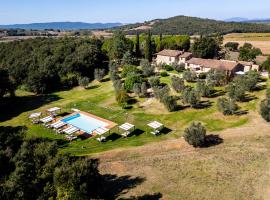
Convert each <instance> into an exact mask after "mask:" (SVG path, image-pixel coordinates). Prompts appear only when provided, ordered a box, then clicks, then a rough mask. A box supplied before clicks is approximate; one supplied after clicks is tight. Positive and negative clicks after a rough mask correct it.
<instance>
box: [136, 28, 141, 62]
mask: <svg viewBox="0 0 270 200" xmlns="http://www.w3.org/2000/svg"><path fill="white" fill-rule="evenodd" d="M135 51H136V57H137V58H140V56H141V52H140V34H139V33H138V32H137V35H136V50H135Z"/></svg>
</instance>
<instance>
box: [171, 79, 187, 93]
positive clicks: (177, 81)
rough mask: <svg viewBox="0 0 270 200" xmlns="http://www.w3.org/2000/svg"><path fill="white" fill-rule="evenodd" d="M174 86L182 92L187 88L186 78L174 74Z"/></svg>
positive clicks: (177, 90)
mask: <svg viewBox="0 0 270 200" xmlns="http://www.w3.org/2000/svg"><path fill="white" fill-rule="evenodd" d="M171 80H172V87H173V89H174V90H175V91H176V92H182V91H184V89H185V87H186V86H185V81H184V79H182V78H180V77H177V76H172V77H171Z"/></svg>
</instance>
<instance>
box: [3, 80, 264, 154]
mask: <svg viewBox="0 0 270 200" xmlns="http://www.w3.org/2000/svg"><path fill="white" fill-rule="evenodd" d="M161 81H162V82H164V83H168V84H169V85H170V84H171V82H170V77H164V78H162V79H161ZM219 90H222V88H219ZM254 94H256V96H258V97H257V98H254V100H251V101H249V102H246V103H241V104H239V105H240V110H243V111H244V110H250V111H254V110H256V105H257V104H258V102H259V101H260V98H261V97H262V96H263V94H264V91H258V92H255V93H254ZM17 96H18V97H17V98H16V99H15V100H14V101H13V102H10V103H9V104H7V105H6V106H4V107H3V109H2V110H1V116H0V125H1V126H18V125H20V126H26V127H27V128H28V135H27V136H28V137H46V138H51V139H59V140H63V139H64V136H63V135H57V134H56V133H55V132H54V131H52V130H49V129H46V128H44V127H43V126H42V125H32V124H31V122H30V121H29V120H28V116H29V115H30V114H31V113H33V112H40V111H41V112H45V111H46V109H48V108H50V107H54V106H59V107H61V108H62V111H63V112H66V113H70V110H71V108H77V109H80V110H82V111H86V112H89V113H92V114H94V115H97V116H100V117H103V118H105V119H108V120H111V121H113V122H116V123H118V124H122V123H125V122H129V123H132V124H134V125H136V128H137V130H136V131H135V133H134V134H133V135H132V136H131V137H129V138H121V137H120V134H119V132H118V129H117V128H115V129H113V130H112V131H111V134H108V135H106V136H108V141H107V142H106V143H103V144H101V143H99V142H98V141H96V138H94V137H92V138H89V139H86V140H77V141H74V142H71V143H66V144H65V145H63V146H62V149H61V151H62V152H67V153H71V154H73V155H87V154H91V153H96V152H102V151H109V150H112V149H117V148H126V147H132V146H141V145H144V144H147V143H152V142H158V141H161V140H167V139H175V138H179V137H181V135H182V134H183V131H184V129H185V128H186V127H187V126H188V125H189V124H190V123H191V122H193V121H200V122H202V123H203V124H204V125H205V126H206V128H207V130H208V131H210V132H214V131H221V130H224V129H227V128H232V127H238V126H242V125H244V124H246V123H248V122H249V121H250V119H251V118H252V115H251V114H247V115H241V116H223V115H222V114H221V113H220V112H218V111H217V108H216V101H217V97H215V98H210V99H203V101H204V102H206V103H207V106H206V107H205V108H202V109H191V108H189V107H187V108H183V109H180V110H179V111H177V112H173V113H169V112H168V111H167V110H166V109H165V108H164V106H163V105H162V104H160V103H159V102H158V101H157V100H155V99H154V98H134V99H133V105H132V108H131V109H129V110H123V109H122V108H120V107H119V106H118V104H117V103H116V101H115V94H114V89H113V86H112V83H111V81H107V82H104V83H92V85H91V87H90V88H89V89H87V90H86V89H82V88H79V87H78V88H74V89H72V90H68V91H61V92H56V93H53V94H50V95H45V96H35V95H33V94H31V93H27V92H23V91H17ZM179 103H180V102H179ZM154 120H157V121H160V122H161V123H163V124H164V125H165V126H166V129H165V132H164V134H163V135H161V136H159V137H154V136H153V135H152V134H150V132H151V129H149V128H148V127H147V123H149V122H151V121H154Z"/></svg>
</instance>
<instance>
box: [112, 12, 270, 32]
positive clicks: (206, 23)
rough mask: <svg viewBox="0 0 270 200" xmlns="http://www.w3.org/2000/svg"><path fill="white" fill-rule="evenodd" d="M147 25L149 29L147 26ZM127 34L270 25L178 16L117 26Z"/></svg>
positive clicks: (255, 28)
mask: <svg viewBox="0 0 270 200" xmlns="http://www.w3.org/2000/svg"><path fill="white" fill-rule="evenodd" d="M145 27H147V29H146V28H145ZM116 29H120V30H123V31H125V32H126V33H127V34H135V33H136V32H137V31H139V32H146V31H147V30H149V29H151V32H152V33H153V34H160V33H163V34H189V35H195V34H212V33H224V34H227V33H239V32H240V33H242V32H244V33H248V32H270V26H269V25H265V24H254V23H239V22H224V21H216V20H212V19H202V18H197V17H187V16H176V17H172V18H168V19H156V20H152V21H149V22H145V23H137V24H131V25H125V26H121V27H117V28H116Z"/></svg>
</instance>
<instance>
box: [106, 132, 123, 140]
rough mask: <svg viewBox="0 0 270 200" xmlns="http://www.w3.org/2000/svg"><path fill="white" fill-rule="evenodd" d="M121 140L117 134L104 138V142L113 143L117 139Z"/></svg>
mask: <svg viewBox="0 0 270 200" xmlns="http://www.w3.org/2000/svg"><path fill="white" fill-rule="evenodd" d="M120 138H121V136H120V135H119V134H117V133H112V134H110V135H109V136H108V137H107V138H106V140H107V141H112V142H113V141H115V140H118V139H120Z"/></svg>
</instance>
